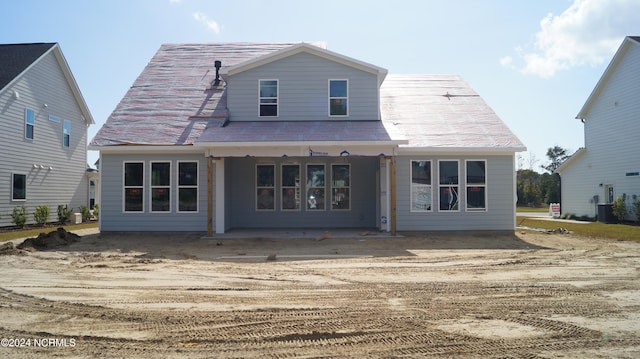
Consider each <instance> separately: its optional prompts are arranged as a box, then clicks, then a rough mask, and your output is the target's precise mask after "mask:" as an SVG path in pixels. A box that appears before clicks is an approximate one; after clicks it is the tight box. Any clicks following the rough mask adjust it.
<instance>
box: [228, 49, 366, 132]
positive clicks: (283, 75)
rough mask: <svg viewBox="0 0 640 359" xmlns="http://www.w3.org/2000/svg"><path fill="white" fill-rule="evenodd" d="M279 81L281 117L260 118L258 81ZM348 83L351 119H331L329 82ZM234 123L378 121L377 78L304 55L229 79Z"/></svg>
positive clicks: (231, 115)
mask: <svg viewBox="0 0 640 359" xmlns="http://www.w3.org/2000/svg"><path fill="white" fill-rule="evenodd" d="M261 79H262V80H264V79H277V80H279V93H278V95H279V96H278V101H279V116H278V117H259V116H258V80H261ZM329 79H348V80H349V83H348V92H349V99H348V107H349V109H348V112H349V116H348V117H329V113H328V101H329V97H328V96H329V93H328V86H329V85H328V80H329ZM227 82H228V88H227V101H228V102H227V106H228V108H229V116H230V120H231V121H260V120H263V121H323V120H345V119H348V120H377V119H378V108H379V100H378V83H377V76H376V75H374V74H371V73H368V72H365V71H362V70H358V69H355V68H353V67H349V66H346V65H343V64H340V63H336V62H333V61H329V60H327V59H324V58H321V57H318V56H315V55H311V54H307V53H300V54H296V55H292V56H290V57H287V58H284V59H281V60H277V61H274V62H272V63H269V64H266V65H263V66H260V67H257V68H254V69H251V70H247V71H245V72H241V73H239V74H236V75H233V76H231V77H230V78H229V79H228V81H227Z"/></svg>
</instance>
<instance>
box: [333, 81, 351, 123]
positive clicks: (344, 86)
mask: <svg viewBox="0 0 640 359" xmlns="http://www.w3.org/2000/svg"><path fill="white" fill-rule="evenodd" d="M348 92H349V90H348V81H347V80H329V116H347V115H348V114H349V109H348V106H347V103H348V100H349V93H348Z"/></svg>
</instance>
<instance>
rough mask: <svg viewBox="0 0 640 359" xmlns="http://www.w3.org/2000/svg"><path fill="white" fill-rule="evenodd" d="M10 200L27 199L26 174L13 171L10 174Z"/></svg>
mask: <svg viewBox="0 0 640 359" xmlns="http://www.w3.org/2000/svg"><path fill="white" fill-rule="evenodd" d="M11 188H12V191H11V200H12V201H24V200H26V199H27V175H25V174H21V173H14V174H13V175H12V176H11Z"/></svg>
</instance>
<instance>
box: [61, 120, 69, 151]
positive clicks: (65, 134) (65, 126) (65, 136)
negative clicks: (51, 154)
mask: <svg viewBox="0 0 640 359" xmlns="http://www.w3.org/2000/svg"><path fill="white" fill-rule="evenodd" d="M70 139H71V121H69V120H64V121H63V122H62V146H64V147H69V142H70Z"/></svg>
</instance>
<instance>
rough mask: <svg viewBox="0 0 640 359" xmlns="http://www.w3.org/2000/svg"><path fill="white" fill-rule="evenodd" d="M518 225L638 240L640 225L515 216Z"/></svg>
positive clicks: (583, 234)
mask: <svg viewBox="0 0 640 359" xmlns="http://www.w3.org/2000/svg"><path fill="white" fill-rule="evenodd" d="M517 223H518V225H519V226H525V227H531V228H543V229H552V230H553V229H556V228H558V227H562V228H566V229H568V230H570V231H571V232H573V233H575V234H576V235H579V236H584V237H590V238H604V239H614V240H631V241H636V242H640V226H632V225H628V224H606V223H601V222H589V223H587V224H583V223H571V222H555V221H545V220H539V219H535V218H532V217H523V216H517Z"/></svg>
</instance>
